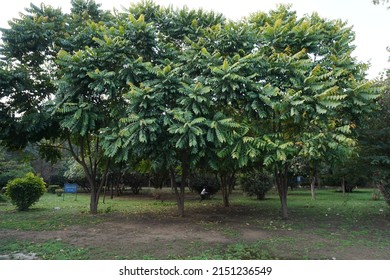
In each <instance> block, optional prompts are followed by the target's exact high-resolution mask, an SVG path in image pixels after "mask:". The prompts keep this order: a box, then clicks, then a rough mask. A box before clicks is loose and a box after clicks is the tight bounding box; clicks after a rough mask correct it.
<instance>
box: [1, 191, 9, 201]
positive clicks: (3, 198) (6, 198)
mask: <svg viewBox="0 0 390 280" xmlns="http://www.w3.org/2000/svg"><path fill="white" fill-rule="evenodd" d="M2 202H8V197H6V196H5V195H3V194H1V193H0V203H2Z"/></svg>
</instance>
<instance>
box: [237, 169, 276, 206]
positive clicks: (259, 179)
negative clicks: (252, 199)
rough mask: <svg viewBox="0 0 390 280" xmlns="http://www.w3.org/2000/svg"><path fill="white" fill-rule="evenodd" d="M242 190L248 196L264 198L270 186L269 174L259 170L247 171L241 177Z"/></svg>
mask: <svg viewBox="0 0 390 280" xmlns="http://www.w3.org/2000/svg"><path fill="white" fill-rule="evenodd" d="M241 187H242V190H243V191H244V192H245V193H247V194H248V195H249V196H253V195H256V197H257V199H260V200H263V199H265V194H266V193H267V192H268V191H269V190H270V189H271V188H272V181H271V178H270V176H268V175H267V174H265V173H261V172H255V171H254V172H249V173H247V174H244V175H243V176H242V177H241Z"/></svg>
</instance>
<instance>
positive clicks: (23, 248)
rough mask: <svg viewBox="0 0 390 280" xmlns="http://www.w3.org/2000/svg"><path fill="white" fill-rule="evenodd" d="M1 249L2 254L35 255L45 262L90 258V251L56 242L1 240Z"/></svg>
mask: <svg viewBox="0 0 390 280" xmlns="http://www.w3.org/2000/svg"><path fill="white" fill-rule="evenodd" d="M0 248H1V252H0V254H10V255H12V254H13V253H19V252H23V253H25V254H28V253H35V254H36V257H38V258H39V259H43V260H74V259H77V260H84V259H89V257H90V250H89V249H84V248H78V247H76V246H71V245H69V244H66V243H64V242H61V241H56V240H50V241H46V242H29V241H17V240H12V239H6V240H0Z"/></svg>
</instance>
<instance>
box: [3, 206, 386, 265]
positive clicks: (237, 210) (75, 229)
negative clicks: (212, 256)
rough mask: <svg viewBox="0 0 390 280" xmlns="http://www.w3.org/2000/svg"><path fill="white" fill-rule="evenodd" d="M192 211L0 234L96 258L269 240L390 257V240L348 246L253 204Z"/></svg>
mask: <svg viewBox="0 0 390 280" xmlns="http://www.w3.org/2000/svg"><path fill="white" fill-rule="evenodd" d="M187 215H188V216H187V217H184V218H180V217H177V216H174V215H162V214H157V215H154V214H143V215H139V216H134V215H133V216H130V215H122V214H109V215H106V216H105V221H104V222H102V223H99V224H96V225H85V226H71V227H67V228H65V229H63V230H57V231H17V230H4V229H0V238H2V239H8V238H10V239H11V238H13V239H15V238H16V239H20V240H31V241H36V242H42V241H47V240H58V241H63V242H66V243H69V244H72V245H75V246H77V247H83V248H95V250H96V259H106V258H108V259H112V258H115V256H121V257H125V258H142V257H144V256H150V257H152V258H156V259H167V258H172V257H178V258H186V257H191V256H192V257H194V256H199V255H200V254H201V252H202V251H203V250H207V249H210V248H215V247H217V246H219V247H220V248H221V247H222V248H224V247H226V246H228V245H231V244H235V243H239V242H242V243H246V244H253V246H263V247H264V248H265V249H267V250H268V251H269V252H270V253H271V254H272V255H274V256H277V257H279V258H284V259H306V258H307V259H324V258H325V259H390V253H389V252H390V247H389V246H387V247H386V245H385V246H384V247H382V248H377V247H375V246H372V245H366V244H364V243H362V244H358V245H356V244H355V245H354V246H348V244H345V242H346V241H345V240H343V239H341V240H340V239H339V238H332V236H329V237H327V236H324V234H323V233H322V234H318V233H316V232H315V231H314V230H307V229H304V228H302V229H297V228H295V229H293V228H290V226H289V225H288V224H287V225H285V224H284V222H281V221H280V220H279V221H276V225H275V224H274V223H272V221H271V222H270V220H269V219H268V220H267V219H262V218H261V217H260V216H259V214H258V212H257V211H255V210H254V209H251V208H249V207H242V206H234V207H231V208H228V209H227V208H223V207H215V208H212V209H210V208H205V209H202V210H194V211H192V212H190V213H188V214H187ZM331 234H332V232H329V235H331ZM347 241H348V240H347ZM343 242H344V243H343ZM259 244H260V245H259ZM387 244H388V243H387Z"/></svg>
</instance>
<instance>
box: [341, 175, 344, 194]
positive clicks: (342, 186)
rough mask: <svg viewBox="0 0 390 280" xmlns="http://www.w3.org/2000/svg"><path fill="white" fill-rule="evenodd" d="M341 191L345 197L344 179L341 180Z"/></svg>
mask: <svg viewBox="0 0 390 280" xmlns="http://www.w3.org/2000/svg"><path fill="white" fill-rule="evenodd" d="M341 189H342V190H343V195H345V178H344V176H343V177H342V178H341Z"/></svg>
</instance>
